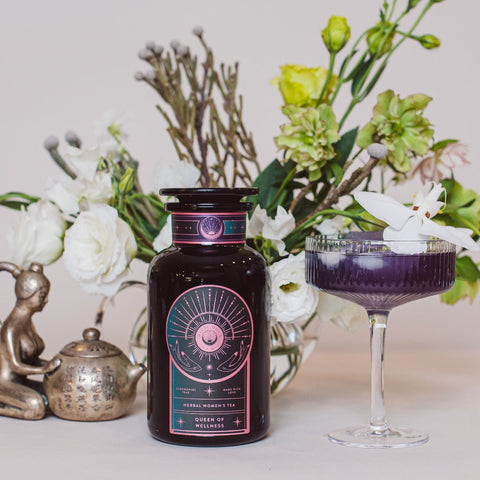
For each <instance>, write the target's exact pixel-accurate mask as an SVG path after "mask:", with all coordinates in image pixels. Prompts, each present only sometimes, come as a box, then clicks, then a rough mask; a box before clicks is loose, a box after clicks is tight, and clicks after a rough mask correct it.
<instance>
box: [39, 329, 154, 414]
mask: <svg viewBox="0 0 480 480" xmlns="http://www.w3.org/2000/svg"><path fill="white" fill-rule="evenodd" d="M55 358H58V359H60V360H61V364H60V366H59V367H58V368H57V369H56V370H54V371H53V372H50V373H48V374H46V375H45V377H44V380H43V387H44V390H45V394H46V396H47V398H48V403H49V407H50V409H51V410H52V412H53V413H54V414H55V415H57V416H58V417H61V418H64V419H66V420H80V421H99V420H113V419H114V418H118V417H121V416H122V415H124V414H125V413H127V411H128V409H129V408H130V407H131V405H132V403H133V401H134V400H135V394H136V386H137V382H138V380H139V379H140V377H141V376H142V375H143V374H144V373H145V371H146V367H145V365H143V364H137V365H134V364H132V363H131V362H130V361H129V360H128V358H127V356H126V355H125V354H124V353H123V352H122V351H121V350H120V349H119V348H118V347H116V346H115V345H112V344H111V343H108V342H104V341H103V340H100V331H99V330H97V329H96V328H87V329H85V330H84V331H83V340H79V341H76V342H72V343H69V344H68V345H66V346H65V347H64V348H63V349H62V350H61V351H60V353H59V354H57V355H56V356H55Z"/></svg>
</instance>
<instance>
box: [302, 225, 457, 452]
mask: <svg viewBox="0 0 480 480" xmlns="http://www.w3.org/2000/svg"><path fill="white" fill-rule="evenodd" d="M349 237H350V238H349ZM305 250H306V277H307V281H308V283H310V284H311V285H314V286H315V287H318V288H319V289H321V290H323V291H325V292H327V293H330V294H332V295H336V296H338V297H342V298H345V299H347V300H351V301H353V302H355V303H357V304H359V305H361V306H363V307H364V308H365V309H366V310H367V313H368V317H369V321H370V353H371V407H370V425H368V426H356V427H348V428H345V429H342V430H337V431H334V432H332V433H330V434H329V436H328V437H329V439H330V440H331V441H332V442H334V443H339V444H342V445H349V446H356V447H364V448H393V447H407V446H414V445H421V444H423V443H425V442H426V441H427V440H428V434H426V433H420V432H416V431H414V430H412V429H410V428H406V427H398V428H397V427H391V426H389V425H388V423H387V421H386V419H385V402H384V377H383V375H384V374H383V359H384V348H385V333H386V328H387V318H388V314H389V312H390V310H391V309H392V308H393V307H396V306H398V305H402V304H403V303H406V302H411V301H412V300H417V299H419V298H424V297H428V296H430V295H435V294H437V293H441V292H445V291H446V290H448V289H450V288H451V287H452V286H453V283H454V280H455V245H453V244H451V243H449V242H445V241H443V240H414V241H403V240H402V241H399V240H397V241H384V240H377V239H367V238H366V234H364V233H358V234H348V235H347V236H340V235H336V236H329V235H327V236H323V235H317V236H311V237H307V239H306V249H305Z"/></svg>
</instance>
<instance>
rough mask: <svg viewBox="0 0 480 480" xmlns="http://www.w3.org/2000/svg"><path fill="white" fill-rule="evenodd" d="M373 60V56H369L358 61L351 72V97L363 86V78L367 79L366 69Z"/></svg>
mask: <svg viewBox="0 0 480 480" xmlns="http://www.w3.org/2000/svg"><path fill="white" fill-rule="evenodd" d="M374 61H375V57H370V58H368V59H367V60H364V61H363V62H362V63H360V64H359V65H358V66H357V67H356V68H355V70H354V71H353V72H352V76H353V80H352V88H351V92H352V97H354V98H355V97H356V96H357V93H358V92H359V91H360V90H361V88H362V87H363V84H364V83H365V80H366V79H367V77H366V73H367V70H368V69H369V68H370V65H371V64H372V63H373V62H374Z"/></svg>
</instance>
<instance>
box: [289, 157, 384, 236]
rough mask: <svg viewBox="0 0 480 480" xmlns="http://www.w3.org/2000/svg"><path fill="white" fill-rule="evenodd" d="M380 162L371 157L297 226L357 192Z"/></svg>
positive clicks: (332, 190) (331, 191) (333, 189)
mask: <svg viewBox="0 0 480 480" xmlns="http://www.w3.org/2000/svg"><path fill="white" fill-rule="evenodd" d="M379 161H380V158H374V157H370V160H368V162H367V163H366V164H365V165H364V166H363V167H360V168H357V169H356V170H355V171H354V172H353V173H352V175H350V178H348V179H347V180H344V181H343V182H342V183H340V185H338V186H337V187H333V188H332V189H330V191H329V192H328V195H327V196H326V197H325V200H323V202H321V203H320V205H318V207H317V208H315V210H314V211H313V212H312V213H310V214H309V215H307V216H306V217H305V218H302V219H301V220H300V221H299V222H298V223H297V225H296V226H297V227H298V226H300V225H302V224H303V223H305V222H306V221H307V220H309V219H310V218H312V217H313V216H314V215H316V214H317V213H318V212H320V211H322V210H326V209H328V208H331V207H332V205H335V204H336V203H337V202H338V200H339V199H340V197H342V196H343V195H347V194H349V193H350V192H352V191H353V190H355V188H357V187H358V186H359V185H360V184H361V183H362V182H363V181H364V180H365V179H366V178H367V177H368V176H369V175H370V173H371V171H372V170H373V169H374V168H375V166H376V165H377V164H378V162H379Z"/></svg>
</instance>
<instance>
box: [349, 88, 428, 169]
mask: <svg viewBox="0 0 480 480" xmlns="http://www.w3.org/2000/svg"><path fill="white" fill-rule="evenodd" d="M430 100H431V98H430V97H427V96H426V95H423V94H415V95H409V96H408V97H406V98H405V99H403V100H402V99H400V97H399V96H398V95H395V94H394V93H393V91H392V90H387V91H386V92H383V93H381V94H380V95H379V96H378V100H377V104H376V105H375V107H374V108H373V117H372V119H371V120H370V122H369V123H367V125H365V126H364V127H363V128H362V129H361V130H360V132H358V137H357V145H358V146H359V147H361V148H367V147H368V146H369V145H370V144H371V143H383V144H384V145H385V146H386V147H387V148H388V155H387V161H388V162H389V163H390V165H391V166H392V167H393V168H394V169H395V170H396V171H399V172H407V171H408V170H410V156H411V154H415V155H425V154H426V153H427V151H428V147H429V144H430V140H431V138H432V136H433V129H432V128H431V127H432V125H431V123H430V122H429V121H428V120H427V119H426V118H424V117H423V116H422V112H423V110H424V109H425V107H426V106H427V105H428V103H429V102H430Z"/></svg>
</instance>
